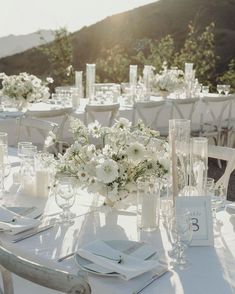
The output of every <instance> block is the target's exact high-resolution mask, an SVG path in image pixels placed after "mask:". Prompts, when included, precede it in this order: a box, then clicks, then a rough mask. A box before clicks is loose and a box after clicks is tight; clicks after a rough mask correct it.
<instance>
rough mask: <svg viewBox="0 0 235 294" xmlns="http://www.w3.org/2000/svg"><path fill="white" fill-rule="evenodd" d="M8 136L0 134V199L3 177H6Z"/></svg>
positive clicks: (3, 190) (2, 190) (2, 191)
mask: <svg viewBox="0 0 235 294" xmlns="http://www.w3.org/2000/svg"><path fill="white" fill-rule="evenodd" d="M7 153H8V134H7V133H4V132H0V197H2V196H3V194H4V192H5V188H4V177H5V175H6V167H7V163H8V154H7Z"/></svg>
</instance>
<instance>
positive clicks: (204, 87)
mask: <svg viewBox="0 0 235 294" xmlns="http://www.w3.org/2000/svg"><path fill="white" fill-rule="evenodd" d="M208 93H209V86H202V94H203V95H206V94H208Z"/></svg>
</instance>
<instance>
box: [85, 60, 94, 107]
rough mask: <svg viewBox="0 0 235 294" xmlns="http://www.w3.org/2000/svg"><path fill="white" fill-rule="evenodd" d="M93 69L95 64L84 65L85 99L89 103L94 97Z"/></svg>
mask: <svg viewBox="0 0 235 294" xmlns="http://www.w3.org/2000/svg"><path fill="white" fill-rule="evenodd" d="M95 68H96V65H95V64H87V65H86V98H88V99H89V103H90V102H92V100H93V99H94V96H95Z"/></svg>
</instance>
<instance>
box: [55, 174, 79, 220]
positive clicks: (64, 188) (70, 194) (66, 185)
mask: <svg viewBox="0 0 235 294" xmlns="http://www.w3.org/2000/svg"><path fill="white" fill-rule="evenodd" d="M74 186H75V178H74V177H69V176H60V177H59V178H58V181H57V183H56V191H55V192H56V194H55V200H56V203H57V205H58V206H59V207H60V208H61V209H62V210H63V212H62V213H61V214H60V221H59V222H60V223H64V224H71V223H73V221H72V219H71V218H72V216H73V214H72V213H71V211H70V208H71V207H72V206H73V204H74V202H75V189H74Z"/></svg>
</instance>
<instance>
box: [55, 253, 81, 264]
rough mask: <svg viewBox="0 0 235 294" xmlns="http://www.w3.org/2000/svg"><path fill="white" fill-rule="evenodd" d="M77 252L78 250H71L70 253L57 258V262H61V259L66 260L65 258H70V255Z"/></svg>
mask: <svg viewBox="0 0 235 294" xmlns="http://www.w3.org/2000/svg"><path fill="white" fill-rule="evenodd" d="M76 253H77V251H74V252H70V253H69V254H67V255H64V256H62V257H60V258H58V259H57V262H61V261H63V260H65V259H67V258H69V257H71V256H73V255H75V254H76Z"/></svg>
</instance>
